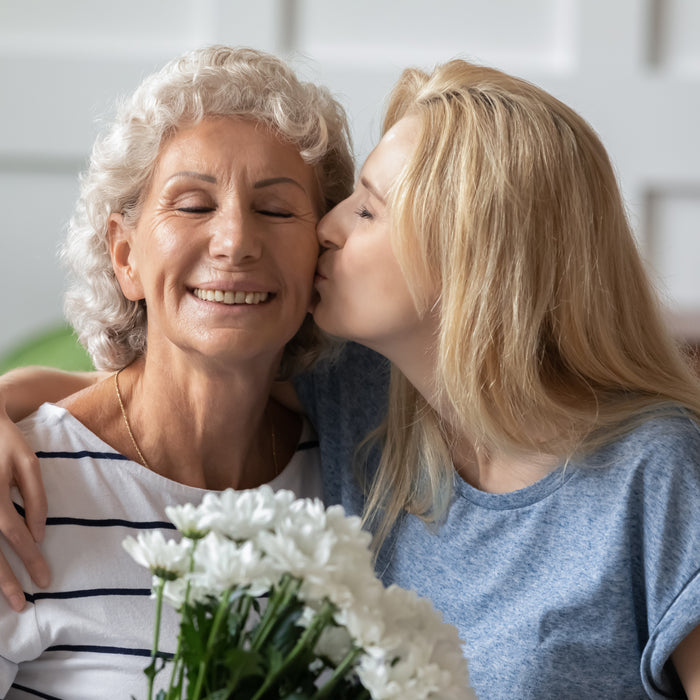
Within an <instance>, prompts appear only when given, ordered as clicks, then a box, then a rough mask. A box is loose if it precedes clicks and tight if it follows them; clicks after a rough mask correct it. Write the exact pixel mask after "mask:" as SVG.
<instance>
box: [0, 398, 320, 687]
mask: <svg viewBox="0 0 700 700" xmlns="http://www.w3.org/2000/svg"><path fill="white" fill-rule="evenodd" d="M20 427H21V429H22V430H23V431H24V433H25V434H26V435H27V438H28V439H29V441H30V443H31V444H32V446H33V447H34V449H35V451H36V453H37V456H38V457H39V460H40V463H41V469H42V475H43V479H44V486H45V489H46V493H47V494H49V513H48V520H47V527H46V537H45V539H44V543H43V545H42V550H43V553H44V556H45V557H46V559H47V561H48V563H49V566H50V567H51V573H52V581H51V585H50V587H49V588H48V589H39V588H37V587H36V586H35V585H34V584H33V582H32V581H31V579H30V578H29V577H28V576H27V575H26V573H25V571H24V567H23V566H22V565H21V563H20V561H19V559H18V557H17V556H16V555H15V554H14V552H13V551H12V550H11V549H10V547H9V546H8V545H7V543H6V542H5V541H1V542H0V549H1V550H2V553H3V554H4V556H5V557H7V559H8V561H9V563H10V566H12V568H13V570H14V571H16V572H19V574H18V575H19V577H20V580H21V582H22V584H23V586H24V590H25V596H26V598H27V601H28V605H27V606H26V607H25V610H24V611H22V612H21V613H19V614H18V613H15V612H14V611H12V610H11V609H10V608H9V606H8V605H7V603H6V601H5V600H4V598H3V597H2V596H0V697H6V698H10V699H13V700H14V699H19V698H61V699H65V700H67V699H70V700H81V699H83V698H84V699H85V700H95V698H124V699H125V700H128V698H130V697H131V696H132V695H133V696H134V697H136V698H144V697H145V695H146V689H147V684H146V676H145V675H144V673H143V669H144V668H145V667H146V666H147V665H148V663H149V656H150V649H151V644H152V639H153V625H154V616H155V615H154V614H155V605H154V603H153V601H152V600H151V599H150V585H151V576H150V573H149V572H148V571H147V570H146V569H144V568H143V567H141V566H139V565H137V564H136V563H135V562H134V561H133V560H132V559H131V557H130V556H129V555H128V554H127V553H126V552H125V551H124V549H123V547H122V541H123V540H124V539H125V538H126V537H127V536H129V535H131V536H133V537H136V536H137V535H138V533H139V532H142V531H144V530H153V529H161V530H163V531H164V534H165V535H166V537H167V536H168V532H172V525H171V524H170V523H169V522H168V521H167V519H166V518H165V506H166V505H175V504H183V503H188V502H192V503H198V502H199V501H201V499H202V497H203V496H204V494H205V493H207V491H205V490H203V489H198V488H193V487H190V486H185V485H183V484H180V483H177V482H174V481H170V480H169V479H166V478H164V477H162V476H160V475H159V474H156V473H155V472H152V471H150V470H148V469H146V468H144V467H142V466H141V465H139V464H137V463H135V462H132V461H131V460H129V459H127V458H126V457H124V456H123V455H121V454H119V453H117V452H115V450H114V449H113V448H111V447H110V446H109V445H107V444H106V443H104V442H103V441H102V440H101V439H100V438H98V437H97V436H96V435H95V434H94V433H92V432H91V431H89V430H88V429H87V428H86V427H85V426H84V425H83V424H82V423H80V422H79V421H77V420H76V419H75V418H74V417H73V416H72V415H71V414H70V413H68V412H67V411H66V410H65V409H63V408H59V407H58V406H54V405H52V404H44V405H43V406H42V407H41V408H40V409H39V410H38V411H37V412H36V413H35V414H34V415H32V416H30V417H29V418H27V419H26V420H24V421H23V422H22V423H21V424H20ZM271 485H272V486H273V488H276V489H280V488H287V489H291V490H292V491H294V492H295V493H296V494H297V495H298V496H318V495H320V493H321V475H320V461H319V450H318V442H317V440H316V436H315V435H314V433H313V430H312V428H311V426H310V425H309V424H308V423H307V422H306V421H305V422H304V427H303V430H302V435H301V439H300V442H299V444H298V446H297V450H296V452H295V454H294V456H293V458H292V459H291V461H290V462H289V464H288V465H287V467H286V468H285V469H284V471H283V472H282V473H281V474H279V476H277V477H276V478H275V479H274V480H273V481H272V482H271ZM13 499H14V500H15V503H16V506H17V508H18V510H20V512H23V511H22V507H21V504H22V501H21V497H20V496H19V493H18V492H15V493H14V494H13ZM163 617H164V621H163V627H162V633H161V634H162V636H161V644H160V647H161V650H162V651H165V652H172V651H174V647H175V640H176V637H177V616H176V614H175V612H174V611H173V610H172V609H170V608H169V607H168V606H167V605H166V606H164V616H163ZM168 679H169V675H168V671H167V669H166V671H164V672H163V673H161V674H160V675H159V676H158V677H157V680H156V687H157V688H158V687H162V686H166V687H167V683H168Z"/></svg>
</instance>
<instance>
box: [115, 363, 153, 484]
mask: <svg viewBox="0 0 700 700" xmlns="http://www.w3.org/2000/svg"><path fill="white" fill-rule="evenodd" d="M123 369H124V368H123V367H122V369H120V370H117V371H116V372H115V373H114V388H115V390H116V392H117V401H119V408H121V410H122V417H123V418H124V425H125V426H126V432H127V433H129V437H130V438H131V444H132V445H133V446H134V449H135V450H136V454H137V455H138V456H139V459H140V460H141V464H143V466H144V467H146V469H150V470H151V471H153V470H152V469H151V467H150V465H149V464H148V462H147V461H146V458H145V457H144V456H143V453H142V452H141V450H139V446H138V445H137V444H136V438H135V437H134V434H133V433H132V432H131V426H130V425H129V419H128V418H127V417H126V411H125V410H124V402H123V401H122V395H121V392H120V391H119V382H118V381H117V377H118V376H119V374H120V372H121V371H122V370H123Z"/></svg>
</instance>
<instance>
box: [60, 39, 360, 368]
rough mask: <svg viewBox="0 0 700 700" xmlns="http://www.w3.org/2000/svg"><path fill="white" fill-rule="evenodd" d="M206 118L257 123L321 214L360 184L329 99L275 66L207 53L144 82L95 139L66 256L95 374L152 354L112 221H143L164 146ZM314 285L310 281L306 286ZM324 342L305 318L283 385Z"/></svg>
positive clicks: (285, 362)
mask: <svg viewBox="0 0 700 700" xmlns="http://www.w3.org/2000/svg"><path fill="white" fill-rule="evenodd" d="M208 116H228V117H239V118H244V119H250V120H254V121H256V122H259V123H261V124H263V125H265V126H267V127H268V128H270V129H271V130H273V131H274V133H276V134H278V135H279V136H280V138H281V139H283V140H284V141H286V142H288V143H290V144H292V145H294V146H295V147H296V148H298V149H299V153H300V155H301V157H302V158H303V159H304V161H305V162H306V163H308V164H310V165H312V166H313V168H314V170H315V173H316V177H317V180H318V184H319V193H320V200H321V201H320V202H319V213H320V214H324V213H325V212H326V211H328V210H329V209H330V208H332V207H333V206H334V205H335V204H337V203H338V202H340V201H341V200H342V199H344V198H345V197H347V196H348V194H349V193H350V191H351V189H352V182H353V178H354V163H353V159H352V153H351V147H350V136H349V130H348V124H347V118H346V116H345V112H344V110H343V108H342V107H341V105H340V104H339V103H338V102H337V100H335V99H334V98H333V96H332V95H331V94H330V92H329V91H328V90H327V89H326V88H324V87H320V86H318V85H314V84H313V83H307V82H301V81H300V80H299V79H298V78H297V77H296V75H295V74H294V72H293V71H292V70H291V68H289V66H287V65H286V64H285V63H284V62H283V61H281V60H280V59H279V58H277V57H275V56H273V55H271V54H268V53H264V52H262V51H256V50H254V49H248V48H235V47H230V46H208V47H204V48H201V49H196V50H194V51H190V52H188V53H186V54H184V55H183V56H180V57H178V58H176V59H173V60H172V61H170V62H169V63H168V64H167V65H165V66H164V67H163V68H162V69H161V70H160V71H158V72H156V73H153V74H152V75H150V76H149V77H147V78H146V79H145V80H144V81H143V83H142V84H141V85H140V86H139V87H138V88H137V89H136V91H135V92H134V94H133V95H132V96H131V98H130V99H128V100H126V101H124V102H123V104H122V105H121V106H120V108H119V110H118V113H117V116H116V118H115V120H114V122H113V124H112V125H111V126H110V127H109V128H108V130H107V132H106V133H105V134H104V135H103V136H101V137H100V138H98V139H97V141H96V142H95V145H94V147H93V150H92V155H91V158H90V164H89V167H88V170H87V172H86V173H85V174H84V175H83V176H82V178H81V189H80V198H79V200H78V203H77V205H76V209H75V213H74V215H73V218H72V219H71V222H70V225H69V230H68V235H67V238H66V242H65V244H64V246H63V248H62V251H61V258H62V261H63V262H64V263H65V264H66V265H67V267H68V269H69V273H70V282H69V287H68V291H67V293H66V299H65V304H64V308H65V313H66V316H67V318H68V320H69V321H70V322H71V323H72V325H73V327H74V328H75V330H76V332H77V333H78V337H79V339H80V341H81V342H82V343H83V345H84V346H85V347H86V348H87V350H88V352H89V353H90V355H91V357H92V359H93V362H94V364H95V366H96V367H97V368H98V369H118V368H120V367H124V366H125V365H127V364H129V363H130V362H131V361H132V360H133V359H135V358H136V357H138V356H139V355H142V354H143V353H144V352H145V350H146V307H145V304H144V303H143V302H133V301H129V300H128V299H126V298H125V297H124V295H123V294H122V291H121V288H120V286H119V283H118V282H117V279H116V277H115V275H114V271H113V269H112V262H111V258H110V255H109V247H108V243H107V227H108V222H109V217H110V215H111V214H112V213H114V212H121V213H123V214H124V216H126V217H128V218H129V219H130V220H132V221H135V220H137V219H138V217H139V215H140V212H141V206H142V203H143V198H144V195H145V194H146V192H147V190H148V187H149V185H150V181H151V177H152V175H153V171H154V168H155V165H156V161H157V158H158V154H159V153H160V150H161V147H162V146H163V144H164V143H165V142H166V141H167V140H168V139H169V138H170V137H171V136H172V135H173V134H174V133H175V132H176V131H177V129H178V128H180V127H181V126H186V125H191V124H194V123H197V122H199V121H201V120H202V119H204V118H205V117H208ZM310 283H311V281H309V284H310ZM321 338H322V335H321V334H320V332H319V331H318V330H317V329H316V327H315V326H314V324H313V320H312V319H311V317H310V316H307V318H306V320H305V322H304V324H303V325H302V327H301V329H300V331H299V332H298V333H297V334H296V335H295V337H294V338H292V340H290V341H289V343H287V346H286V348H285V352H284V356H283V358H282V366H281V368H280V376H289V375H290V374H293V373H294V372H296V371H299V370H301V369H303V368H305V367H306V366H308V365H309V364H310V362H312V361H313V359H314V358H315V355H316V354H317V351H318V348H319V347H320V344H321Z"/></svg>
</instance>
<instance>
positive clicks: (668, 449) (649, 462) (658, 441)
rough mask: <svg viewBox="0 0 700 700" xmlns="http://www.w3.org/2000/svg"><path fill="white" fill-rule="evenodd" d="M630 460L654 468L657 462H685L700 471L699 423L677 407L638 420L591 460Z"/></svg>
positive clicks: (666, 463) (661, 463)
mask: <svg viewBox="0 0 700 700" xmlns="http://www.w3.org/2000/svg"><path fill="white" fill-rule="evenodd" d="M611 461H612V462H617V463H620V462H631V463H633V464H637V465H638V466H639V467H641V468H644V469H648V470H653V469H654V468H655V467H656V466H658V465H665V466H664V471H666V470H667V467H668V466H669V465H673V464H682V465H687V467H688V468H689V469H690V468H691V467H694V468H695V471H699V470H700V425H699V424H698V423H697V422H696V421H695V420H693V419H692V418H691V417H690V416H689V415H687V414H686V413H685V412H682V411H681V410H679V411H678V412H677V413H674V414H669V415H657V416H652V417H650V418H647V419H646V420H644V421H643V422H640V423H639V424H638V425H636V426H635V427H634V428H633V429H631V430H630V431H629V432H627V433H626V434H624V435H622V436H621V437H619V438H618V439H617V440H615V441H613V442H612V443H610V444H609V445H608V446H607V447H605V448H603V449H602V450H600V451H599V453H597V454H596V455H595V456H594V457H593V458H592V462H593V464H594V465H595V463H596V462H599V463H603V464H604V463H606V462H611Z"/></svg>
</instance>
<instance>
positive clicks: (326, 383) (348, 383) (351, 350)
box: [294, 342, 390, 428]
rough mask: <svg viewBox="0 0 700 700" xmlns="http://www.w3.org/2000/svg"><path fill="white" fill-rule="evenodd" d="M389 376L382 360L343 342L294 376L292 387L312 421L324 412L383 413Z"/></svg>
mask: <svg viewBox="0 0 700 700" xmlns="http://www.w3.org/2000/svg"><path fill="white" fill-rule="evenodd" d="M389 376H390V365H389V362H388V360H387V359H386V358H384V357H382V356H381V355H379V354H378V353H376V352H374V351H372V350H369V349H368V348H365V347H363V346H361V345H357V344H356V343H351V342H347V343H344V344H343V345H342V347H340V348H339V350H338V351H337V352H336V353H334V354H333V356H332V357H329V358H325V359H323V360H320V361H319V362H318V363H317V364H316V365H315V366H314V367H313V368H312V369H311V370H310V371H308V372H306V373H304V374H303V375H301V376H299V377H297V378H296V379H295V380H294V385H295V389H296V390H297V393H298V395H299V399H300V401H301V403H302V405H303V406H304V408H305V410H306V411H308V412H309V414H310V415H311V417H312V419H313V420H314V422H315V418H316V414H320V413H327V412H328V411H332V412H334V413H337V412H338V411H342V412H344V413H345V412H350V413H356V412H358V411H360V412H362V413H365V412H369V413H371V414H373V415H374V414H376V413H377V412H378V413H379V414H380V415H381V414H383V412H384V407H385V404H386V396H387V392H388V387H389ZM377 409H379V411H377ZM316 427H317V428H318V425H317V426H316Z"/></svg>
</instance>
